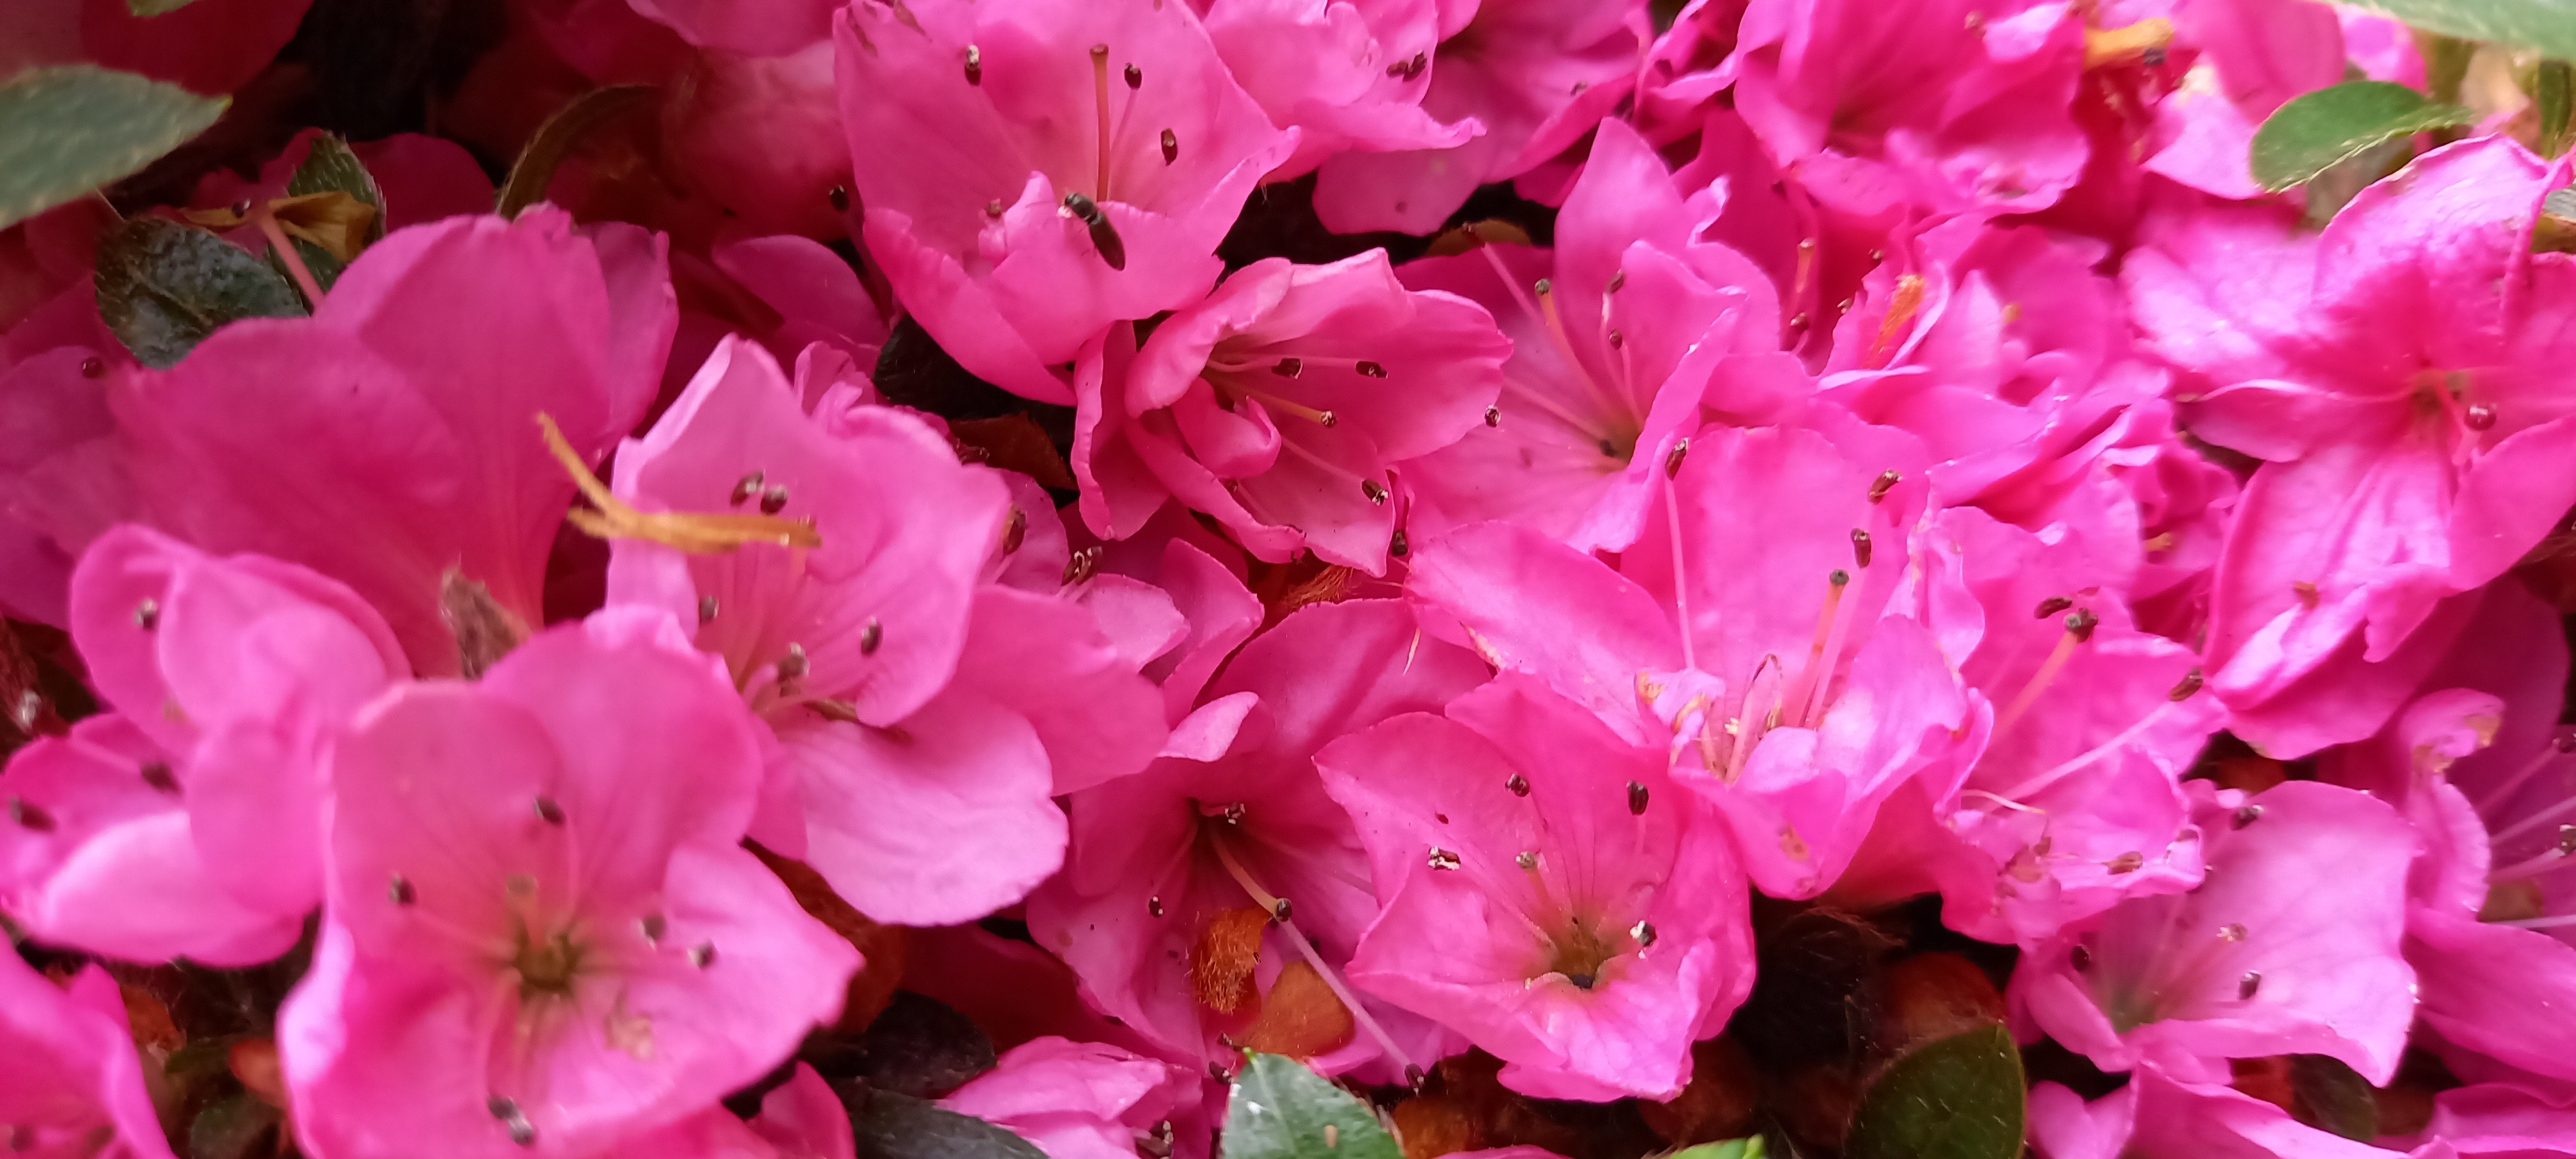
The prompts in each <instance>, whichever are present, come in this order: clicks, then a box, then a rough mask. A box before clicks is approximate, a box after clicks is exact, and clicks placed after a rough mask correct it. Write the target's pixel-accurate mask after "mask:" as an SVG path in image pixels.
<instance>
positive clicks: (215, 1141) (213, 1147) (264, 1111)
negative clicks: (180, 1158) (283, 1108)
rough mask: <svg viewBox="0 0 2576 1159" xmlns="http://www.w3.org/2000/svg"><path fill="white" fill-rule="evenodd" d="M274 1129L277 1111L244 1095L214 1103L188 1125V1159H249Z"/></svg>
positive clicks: (218, 1100) (231, 1096)
mask: <svg viewBox="0 0 2576 1159" xmlns="http://www.w3.org/2000/svg"><path fill="white" fill-rule="evenodd" d="M277 1125H278V1115H277V1108H275V1107H272V1106H269V1105H268V1104H267V1103H263V1102H261V1101H259V1100H258V1099H255V1098H252V1097H251V1096H249V1095H247V1094H240V1093H235V1094H231V1095H227V1096H225V1097H223V1098H220V1099H216V1100H215V1101H213V1102H211V1103H208V1104H206V1105H205V1107H204V1108H202V1109H200V1110H199V1111H198V1112H197V1117H196V1118H195V1119H193V1120H191V1121H190V1122H189V1123H188V1159H250V1157H251V1156H252V1155H254V1154H257V1153H258V1152H257V1151H256V1150H255V1148H257V1147H258V1146H259V1141H260V1139H261V1138H262V1137H263V1136H265V1135H267V1133H268V1131H269V1128H271V1127H275V1126H277Z"/></svg>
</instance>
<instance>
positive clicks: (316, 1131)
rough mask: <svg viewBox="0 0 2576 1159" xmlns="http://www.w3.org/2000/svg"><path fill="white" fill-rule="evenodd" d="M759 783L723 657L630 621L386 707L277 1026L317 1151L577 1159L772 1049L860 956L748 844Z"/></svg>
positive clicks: (559, 641) (648, 1123)
mask: <svg viewBox="0 0 2576 1159" xmlns="http://www.w3.org/2000/svg"><path fill="white" fill-rule="evenodd" d="M760 775H761V770H760V758H759V747H758V742H757V731H756V726H755V725H754V724H753V722H752V719H751V717H750V715H749V714H748V713H746V712H745V711H744V710H743V708H742V705H741V702H740V701H739V700H738V699H737V698H736V697H735V696H734V694H733V690H732V689H731V688H730V687H729V686H728V685H727V684H726V682H725V680H724V678H723V675H722V670H721V668H720V666H718V665H717V664H715V663H714V662H713V661H711V660H709V659H707V658H706V657H704V656H702V655H699V654H697V653H695V652H693V651H691V650H689V648H688V647H687V644H686V641H685V640H684V639H683V638H682V637H681V636H680V634H679V632H678V631H677V629H676V625H674V624H672V623H671V622H670V621H669V620H668V619H666V618H664V617H662V616H661V615H659V614H658V613H653V612H649V611H645V610H641V609H612V610H610V611H607V612H603V613H600V614H598V615H596V616H594V617H592V618H591V619H590V620H589V621H586V622H584V623H581V624H574V625H566V626H563V627H560V628H557V629H554V630H552V631H549V632H546V633H544V634H542V635H540V636H537V637H535V638H533V639H531V640H529V641H528V642H527V643H525V644H523V645H521V646H520V647H519V649H518V650H517V651H514V652H512V653H511V654H510V655H509V656H508V657H506V658H505V659H503V660H502V661H501V662H500V663H499V664H497V665H495V666H494V667H493V668H492V669H491V670H490V671H488V672H487V673H485V675H484V677H483V679H482V680H481V681H480V682H479V683H475V684H459V683H452V682H444V681H433V682H424V683H419V684H411V685H406V686H404V687H402V688H400V689H398V690H396V691H394V692H393V693H391V694H389V695H388V696H386V697H384V698H382V699H380V700H378V701H377V702H376V703H375V704H374V705H372V706H371V707H370V708H369V709H368V710H367V711H366V712H365V713H364V714H362V715H361V717H360V719H359V720H358V722H357V724H356V725H354V726H353V727H352V728H351V730H350V732H349V733H348V735H347V736H346V737H344V738H343V739H342V741H341V743H340V746H339V748H338V750H337V752H336V753H335V755H334V758H333V780H334V787H335V790H336V793H335V798H334V804H333V808H332V818H331V853H332V864H331V896H330V905H329V908H328V911H327V912H328V918H327V920H326V921H325V923H324V926H323V932H322V936H321V941H320V944H319V946H318V947H317V949H316V950H315V953H314V961H313V967H312V972H311V973H309V974H307V975H306V976H305V978H304V981H303V983H302V985H301V986H299V987H298V988H297V990H296V992H295V993H294V994H293V995H292V996H290V997H289V999H288V1000H287V1003H286V1005H285V1007H284V1009H283V1010H282V1011H281V1013H280V1016H279V1024H278V1043H279V1048H280V1052H281V1059H282V1061H283V1063H284V1065H285V1071H286V1077H287V1081H288V1084H289V1087H290V1090H291V1091H292V1093H293V1097H294V1103H295V1122H296V1129H297V1133H298V1135H299V1137H300V1138H301V1140H302V1141H303V1143H304V1145H305V1147H306V1149H307V1150H308V1151H309V1152H310V1153H312V1154H314V1155H316V1156H318V1157H325V1159H360V1157H364V1156H378V1155H408V1154H417V1153H419V1152H420V1151H421V1150H422V1149H423V1148H430V1149H435V1150H437V1151H440V1152H442V1153H445V1154H451V1155H460V1156H477V1155H482V1156H496V1157H497V1156H509V1155H521V1154H528V1153H531V1152H533V1153H536V1154H541V1155H582V1154H589V1153H593V1152H596V1151H598V1150H599V1149H601V1148H603V1147H607V1146H611V1145H613V1144H615V1143H616V1142H617V1141H618V1140H620V1139H624V1138H630V1137H633V1136H636V1135H640V1134H642V1133H644V1132H648V1131H652V1130H655V1129H657V1128H661V1127H666V1126H669V1125H671V1124H673V1123H676V1122H679V1121H680V1120H682V1119H684V1118H686V1117H687V1116H688V1115H689V1114H690V1113H692V1112H693V1111H694V1110H696V1109H697V1108H700V1107H704V1106H707V1105H709V1104H711V1103H713V1102H714V1101H715V1100H716V1099H717V1098H719V1097H721V1096H723V1095H724V1094H726V1093H727V1092H729V1091H731V1090H733V1089H735V1088H736V1087H739V1086H742V1085H744V1084H746V1083H748V1082H750V1081H751V1080H753V1079H755V1078H758V1077H759V1076H760V1075H761V1074H763V1073H764V1072H766V1071H768V1070H769V1069H770V1068H771V1067H772V1066H773V1065H775V1064H776V1063H777V1062H778V1061H779V1060H780V1059H781V1058H783V1057H785V1056H786V1055H787V1054H788V1053H789V1052H790V1051H791V1050H793V1049H794V1048H795V1045H796V1043H797V1041H798V1040H799V1039H800V1038H801V1037H802V1036H803V1035H804V1033H805V1031H806V1030H807V1028H808V1027H809V1026H811V1025H812V1024H813V1023H814V1022H816V1021H819V1020H823V1019H828V1018H830V1017H832V1016H833V1015H834V1014H835V1013H836V1012H837V1011H838V1010H839V1008H840V1003H841V989H842V985H843V983H844V981H845V980H846V979H847V978H848V976H849V974H850V972H851V971H852V970H853V969H855V968H856V967H857V966H858V964H859V961H858V954H857V952H856V951H854V950H852V949H851V948H850V945H849V943H847V942H845V941H843V940H841V938H839V937H838V936H837V935H835V934H833V933H832V932H831V931H829V930H828V929H825V928H824V927H823V926H822V925H821V924H820V923H818V922H816V921H814V920H813V919H811V918H809V917H806V916H805V914H804V912H803V911H802V910H801V909H799V908H798V907H797V905H796V902H795V900H794V899H793V898H792V897H790V896H789V895H788V892H787V889H786V887H785V886H783V885H781V884H780V883H779V882H778V880H777V879H776V878H775V877H772V876H771V875H770V874H769V872H768V870H767V869H765V868H764V867H762V866H761V864H760V862H759V861H758V860H757V859H755V858H754V857H752V855H751V854H750V853H748V852H746V851H745V850H743V849H742V848H741V846H740V842H741V840H742V835H743V831H744V828H745V827H746V826H747V825H748V824H749V823H750V820H751V812H752V808H753V800H754V794H755V793H756V791H757V788H758V786H759V783H760Z"/></svg>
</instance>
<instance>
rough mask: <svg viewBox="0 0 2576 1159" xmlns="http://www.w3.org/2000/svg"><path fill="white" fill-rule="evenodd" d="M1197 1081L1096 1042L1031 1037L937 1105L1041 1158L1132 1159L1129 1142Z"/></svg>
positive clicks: (1167, 1114)
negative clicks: (1033, 1149) (998, 1130)
mask: <svg viewBox="0 0 2576 1159" xmlns="http://www.w3.org/2000/svg"><path fill="white" fill-rule="evenodd" d="M1198 1095H1199V1078H1198V1076H1197V1075H1195V1074H1192V1073H1190V1072H1188V1071H1184V1070H1182V1069H1181V1068H1179V1067H1176V1066H1173V1065H1172V1064H1170V1063H1167V1062H1163V1061H1161V1060H1159V1059H1152V1058H1146V1057H1144V1056H1142V1055H1138V1054H1135V1053H1132V1052H1129V1051H1125V1050H1121V1049H1119V1048H1118V1047H1115V1046H1110V1045H1107V1044H1105V1043H1097V1042H1074V1041H1070V1040H1068V1039H1063V1038H1053V1037H1049V1038H1038V1039H1032V1040H1030V1041H1028V1042H1024V1043H1021V1044H1020V1045H1018V1046H1015V1047H1012V1048H1011V1049H1010V1050H1008V1051H1006V1052H1004V1053H1003V1055H1002V1057H1001V1060H1000V1062H999V1063H998V1064H997V1065H996V1066H994V1068H993V1069H992V1070H989V1071H986V1072H984V1073H983V1074H982V1075H979V1076H977V1077H976V1078H975V1079H974V1081H972V1082H969V1083H967V1084H966V1085H965V1086H962V1087H959V1088H957V1089H956V1090H955V1091H952V1092H950V1093H949V1095H948V1097H947V1098H944V1099H941V1100H939V1105H940V1106H942V1107H944V1108H947V1109H948V1110H952V1111H955V1112H957V1113H959V1114H961V1115H973V1116H975V1117H976V1118H979V1119H982V1120H984V1121H985V1122H988V1123H992V1124H994V1125H996V1126H999V1127H1002V1128H1003V1129H1005V1130H1008V1131H1010V1132H1012V1133H1013V1134H1016V1135H1019V1136H1020V1137H1021V1138H1024V1139H1027V1140H1028V1141H1029V1142H1031V1143H1034V1144H1037V1147H1038V1149H1039V1150H1041V1151H1044V1152H1046V1153H1047V1157H1048V1159H1135V1157H1136V1154H1137V1151H1136V1140H1137V1138H1138V1137H1139V1136H1142V1135H1150V1134H1152V1133H1153V1131H1154V1128H1155V1125H1156V1124H1158V1123H1166V1122H1168V1121H1169V1120H1170V1119H1171V1116H1172V1114H1173V1112H1175V1111H1177V1110H1179V1109H1181V1108H1182V1107H1183V1106H1184V1105H1185V1104H1186V1103H1189V1102H1192V1101H1194V1100H1196V1099H1197V1097H1198Z"/></svg>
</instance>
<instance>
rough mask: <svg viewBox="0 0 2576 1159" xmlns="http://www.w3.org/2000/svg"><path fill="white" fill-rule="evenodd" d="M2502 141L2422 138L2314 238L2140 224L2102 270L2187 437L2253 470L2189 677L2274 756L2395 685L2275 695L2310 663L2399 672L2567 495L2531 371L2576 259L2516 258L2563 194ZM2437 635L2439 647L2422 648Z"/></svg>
mask: <svg viewBox="0 0 2576 1159" xmlns="http://www.w3.org/2000/svg"><path fill="white" fill-rule="evenodd" d="M2565 181H2566V171H2565V167H2564V164H2563V163H2562V164H2561V165H2558V166H2551V165H2549V164H2546V163H2544V162H2542V161H2540V160H2539V159H2537V158H2535V157H2533V156H2531V155H2530V154H2529V153H2528V152H2526V151H2524V150H2523V149H2522V148H2521V146H2519V145H2516V144H2514V143H2513V142H2512V141H2511V140H2510V139H2507V138H2502V137H2491V138H2481V139H2478V140H2474V141H2466V142H2462V143H2460V144H2458V145H2453V146H2448V147H2446V148H2443V149H2441V150H2437V151H2435V152H2433V153H2430V154H2427V155H2426V156H2424V157H2423V158H2421V159H2419V160H2418V161H2416V162H2415V163H2414V164H2413V165H2412V166H2410V167H2408V168H2407V169H2406V170H2405V171H2404V172H2402V173H2400V174H2399V175H2398V176H2396V177H2393V178H2390V179H2388V180H2386V181H2383V182H2380V183H2379V184H2377V185H2374V186H2372V187H2371V188H2369V189H2367V190H2364V191H2363V192H2362V194H2361V196H2359V197H2357V198H2355V199H2354V200H2353V202H2352V204H2351V205H2350V206H2348V207H2346V208H2345V210H2344V212H2343V213H2341V214H2339V215H2337V217H2336V218H2335V220H2334V223H2333V224H2331V225H2329V226H2328V227H2327V228H2326V231H2325V233H2324V234H2323V235H2321V236H2317V237H2313V238H2307V237H2300V236H2296V235H2290V234H2287V233H2286V224H2285V221H2284V219H2283V218H2282V217H2281V216H2280V215H2278V214H2276V213H2274V212H2272V211H2270V210H2268V209H2264V208H2257V207H2248V208H2217V207H2211V208H2206V209H2203V210H2201V211H2199V212H2197V213H2192V214H2187V215H2176V216H2174V217H2172V218H2169V219H2166V220H2165V221H2164V222H2163V224H2162V225H2160V226H2156V227H2153V230H2152V232H2153V240H2152V242H2151V245H2150V248H2147V249H2145V250H2142V251H2141V252H2138V253H2135V254H2132V255H2130V258H2129V260H2128V262H2127V264H2126V266H2125V268H2124V270H2123V278H2124V280H2125V282H2126V284H2127V286H2128V289H2129V292H2130V298H2131V303H2132V309H2133V310H2134V311H2135V316H2136V319H2137V322H2138V325H2139V326H2140V328H2141V329H2143V330H2144V331H2146V333H2147V335H2148V336H2149V339H2150V340H2151V341H2152V342H2153V343H2154V345H2155V348H2156V351H2157V352H2158V353H2159V354H2161V355H2163V356H2164V357H2165V358H2166V359H2168V360H2170V361H2172V362H2173V363H2174V364H2176V365H2177V366H2179V367H2181V368H2182V369H2183V370H2184V371H2185V372H2186V379H2187V381H2186V382H2185V384H2184V388H2185V389H2186V390H2188V391H2189V392H2190V393H2189V394H2186V395H2185V396H2183V397H2184V398H2185V399H2186V400H2194V401H2197V402H2198V404H2199V405H2198V406H2196V407H2195V408H2193V411H2194V412H2196V413H2190V414H2187V416H2186V417H2187V418H2189V420H2190V425H2191V429H2192V431H2193V432H2194V433H2195V434H2196V435H2198V436H2199V437H2201V438H2204V439H2207V440H2208V441H2210V442H2213V443H2217V444H2220V445H2222V446H2228V447H2233V448H2235V449H2237V450H2240V451H2244V452H2246V453H2248V454H2251V455H2253V456H2255V457H2257V458H2260V459H2263V460H2265V462H2264V465H2263V466H2262V467H2261V468H2260V469H2258V470H2257V471H2256V472H2255V473H2254V478H2253V480H2252V481H2251V482H2250V483H2249V484H2248V485H2247V487H2246V490H2245V494H2244V497H2243V498H2242V500H2241V501H2240V502H2239V506H2238V515H2237V518H2236V521H2235V523H2234V525H2233V526H2232V527H2231V528H2230V529H2229V532H2228V540H2227V547H2226V550H2225V553H2224V555H2223V556H2222V557H2221V559H2220V561H2219V569H2218V575H2217V586H2216V590H2215V606H2214V608H2213V610H2212V617H2213V622H2212V624H2211V629H2210V636H2209V647H2208V651H2207V654H2208V657H2209V662H2210V665H2211V686H2212V687H2213V688H2214V689H2215V690H2216V691H2217V692H2218V694H2219V696H2220V697H2221V699H2223V700H2225V701H2226V702H2227V704H2228V706H2229V707H2230V708H2232V709H2235V710H2236V711H2237V712H2238V713H2239V714H2240V720H2239V724H2238V726H2237V731H2238V733H2239V734H2240V735H2242V736H2244V737H2246V739H2248V740H2250V741H2253V742H2255V743H2256V744H2258V745H2260V746H2262V747H2263V748H2264V750H2265V751H2267V752H2269V753H2271V754H2273V755H2275V756H2283V757H2287V756H2295V755H2298V754H2301V753H2305V752H2309V751H2313V750H2314V749H2317V748H2320V747H2323V746H2324V745H2326V744H2330V743H2338V742H2344V741H2353V740H2359V739H2361V738H2363V737H2366V736H2369V735H2370V734H2371V733H2373V732H2376V731H2378V729H2379V727H2380V725H2381V724H2382V723H2384V722H2385V721H2386V720H2387V717H2388V714H2389V713H2390V712H2392V711H2393V710H2394V709H2395V708H2396V705H2397V703H2398V702H2399V701H2401V700H2402V699H2403V696H2404V694H2405V691H2406V690H2407V689H2408V688H2411V687H2412V685H2411V682H2408V681H2405V680H2403V679H2399V680H2395V681H2389V682H2387V683H2386V687H2388V688H2390V689H2391V690H2393V691H2394V693H2395V695H2393V696H2381V697H2376V698H2374V699H2372V700H2370V701H2369V702H2367V703H2356V702H2355V698H2351V697H2333V696H2317V695H2292V692H2293V690H2294V689H2298V688H2300V687H2301V686H2302V681H2303V678H2305V677H2308V676H2309V675H2310V674H2311V673H2320V672H2326V671H2331V670H2337V669H2341V670H2347V671H2348V670H2350V669H2355V668H2359V667H2361V666H2363V665H2375V666H2388V665H2398V666H2400V667H2402V664H2401V663H2400V661H2399V659H2398V658H2399V657H2400V656H2401V654H2402V653H2404V652H2405V651H2406V650H2407V645H2408V642H2409V640H2410V638H2412V637H2413V636H2414V635H2416V634H2417V633H2418V632H2419V631H2423V632H2432V631H2434V630H2435V629H2436V628H2437V627H2439V626H2440V624H2441V622H2442V621H2443V620H2444V614H2443V613H2441V612H2439V611H2437V606H2438V605H2440V604H2441V603H2442V602H2443V601H2444V599H2445V597H2450V596H2453V595H2455V594H2457V593H2462V592H2467V591H2469V590H2471V589H2474V588H2476V587H2477V586H2478V585H2480V584H2483V583H2486V582H2487V581H2489V580H2491V579H2494V578H2495V577H2496V576H2497V575H2499V574H2501V573H2502V572H2503V571H2504V570H2505V569H2506V568H2507V567H2510V566H2512V564H2513V563H2514V562H2515V561H2516V560H2518V559H2519V558H2521V556H2522V555H2523V553H2524V552H2526V551H2528V550H2529V549H2530V548H2531V547H2532V545H2533V544H2535V543H2537V542H2539V540H2540V538H2541V536H2542V535H2544V534H2545V533H2546V532H2547V531H2548V530H2549V528H2550V527H2551V526H2552V524H2554V523H2555V522H2556V521H2557V520H2558V519H2559V517H2560V516H2562V515H2564V514H2565V513H2566V511H2567V509H2568V507H2569V506H2570V505H2571V504H2576V475H2570V474H2569V473H2568V472H2565V471H2562V470H2557V469H2556V468H2555V467H2554V466H2553V464H2557V463H2559V462H2562V461H2563V460H2564V459H2565V458H2566V456H2567V455H2568V454H2570V453H2571V440H2576V421H2571V419H2570V412H2569V408H2568V406H2567V405H2566V403H2565V402H2564V400H2563V399H2562V398H2561V397H2560V396H2559V394H2558V393H2556V392H2555V390H2554V388H2552V387H2550V386H2548V385H2547V383H2548V382H2550V381H2552V380H2551V378H2550V376H2551V375H2552V374H2554V373H2555V371H2554V370H2552V369H2550V368H2552V367H2556V366H2559V365H2561V364H2563V363H2564V362H2565V361H2566V359H2567V357H2568V355H2569V351H2568V350H2566V349H2565V347H2566V341H2565V339H2564V337H2563V336H2562V335H2563V332H2564V331H2565V329H2566V327H2565V326H2564V325H2563V324H2562V322H2561V320H2560V319H2559V317H2558V315H2557V310H2558V308H2559V307H2558V305H2557V303H2559V302H2561V301H2562V300H2565V299H2566V298H2567V296H2568V294H2567V283H2569V282H2570V281H2571V280H2576V258H2570V257H2569V256H2568V255H2564V254H2550V253H2543V254H2534V253H2532V252H2530V244H2529V234H2530V229H2531V222H2532V219H2533V216H2534V214H2535V213H2536V212H2537V207H2538V204H2539V201H2540V198H2541V196H2542V194H2543V193H2545V192H2546V191H2548V190H2549V189H2551V188H2554V187H2555V186H2558V185H2561V184H2564V183H2565ZM2438 647H2439V646H2438V645H2436V650H2438Z"/></svg>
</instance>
